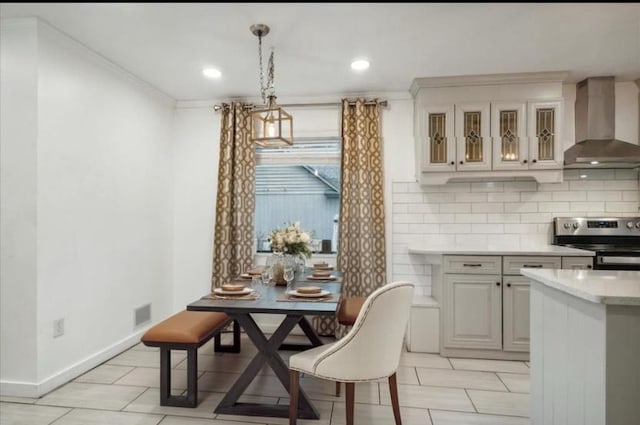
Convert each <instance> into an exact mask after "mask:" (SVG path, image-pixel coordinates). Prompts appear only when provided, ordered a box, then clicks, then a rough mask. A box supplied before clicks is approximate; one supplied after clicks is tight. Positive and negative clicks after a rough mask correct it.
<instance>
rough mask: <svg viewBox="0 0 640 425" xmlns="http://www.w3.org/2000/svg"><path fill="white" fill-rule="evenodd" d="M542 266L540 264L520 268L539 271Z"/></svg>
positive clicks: (524, 265)
mask: <svg viewBox="0 0 640 425" xmlns="http://www.w3.org/2000/svg"><path fill="white" fill-rule="evenodd" d="M542 267H543V266H542V264H523V265H522V268H528V269H541V268H542Z"/></svg>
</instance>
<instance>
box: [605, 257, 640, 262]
mask: <svg viewBox="0 0 640 425" xmlns="http://www.w3.org/2000/svg"><path fill="white" fill-rule="evenodd" d="M598 264H640V257H614V256H598Z"/></svg>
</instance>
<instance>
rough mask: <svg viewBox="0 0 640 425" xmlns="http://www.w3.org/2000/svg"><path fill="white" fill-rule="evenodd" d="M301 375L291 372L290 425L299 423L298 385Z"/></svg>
mask: <svg viewBox="0 0 640 425" xmlns="http://www.w3.org/2000/svg"><path fill="white" fill-rule="evenodd" d="M299 383H300V373H299V372H298V371H297V370H293V369H291V370H289V425H296V424H297V423H298V391H299V388H298V384H299Z"/></svg>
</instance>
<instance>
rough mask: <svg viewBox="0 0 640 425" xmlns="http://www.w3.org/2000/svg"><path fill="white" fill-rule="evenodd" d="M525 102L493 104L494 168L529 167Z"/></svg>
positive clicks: (524, 168)
mask: <svg viewBox="0 0 640 425" xmlns="http://www.w3.org/2000/svg"><path fill="white" fill-rule="evenodd" d="M526 110H527V104H526V103H525V102H511V103H506V102H497V103H492V104H491V136H492V137H491V139H492V144H493V169H494V170H527V169H529V165H528V164H529V142H528V139H527V128H526V125H525V119H526Z"/></svg>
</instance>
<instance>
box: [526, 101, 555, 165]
mask: <svg viewBox="0 0 640 425" xmlns="http://www.w3.org/2000/svg"><path fill="white" fill-rule="evenodd" d="M562 120H563V117H562V101H561V100H555V101H547V102H529V113H528V120H527V121H528V131H527V133H528V135H529V156H530V157H531V161H530V163H529V168H530V169H538V170H543V169H558V168H562V161H563V159H562V137H561V136H562V133H561V130H560V129H561V128H562V125H561V124H562Z"/></svg>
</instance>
